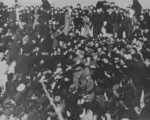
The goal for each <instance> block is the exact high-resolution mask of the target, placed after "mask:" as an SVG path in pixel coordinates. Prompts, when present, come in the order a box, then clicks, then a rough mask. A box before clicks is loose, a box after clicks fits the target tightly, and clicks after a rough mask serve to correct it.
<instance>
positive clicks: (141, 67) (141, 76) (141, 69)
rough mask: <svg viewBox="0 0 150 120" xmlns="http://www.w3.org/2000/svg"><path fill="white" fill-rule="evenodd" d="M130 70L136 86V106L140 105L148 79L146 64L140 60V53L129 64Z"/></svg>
mask: <svg viewBox="0 0 150 120" xmlns="http://www.w3.org/2000/svg"><path fill="white" fill-rule="evenodd" d="M128 72H129V75H130V76H131V78H132V80H133V84H134V86H135V88H136V100H135V106H139V105H140V99H141V95H142V90H143V89H144V87H143V85H144V81H145V79H146V65H145V64H144V62H143V61H141V60H140V56H139V55H138V54H135V55H134V58H133V61H132V62H131V63H130V65H129V71H128Z"/></svg>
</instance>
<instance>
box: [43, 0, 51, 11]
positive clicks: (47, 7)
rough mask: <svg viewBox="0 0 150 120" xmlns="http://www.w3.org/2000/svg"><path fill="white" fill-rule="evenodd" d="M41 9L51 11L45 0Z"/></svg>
mask: <svg viewBox="0 0 150 120" xmlns="http://www.w3.org/2000/svg"><path fill="white" fill-rule="evenodd" d="M42 3H43V4H42V7H43V8H44V9H46V10H50V9H51V5H50V3H49V2H48V1H47V0H42Z"/></svg>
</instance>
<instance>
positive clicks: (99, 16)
mask: <svg viewBox="0 0 150 120" xmlns="http://www.w3.org/2000/svg"><path fill="white" fill-rule="evenodd" d="M104 18H105V16H104V13H103V9H102V8H99V9H97V13H96V15H95V18H93V19H94V21H93V37H94V38H96V37H97V36H98V35H99V34H100V33H101V28H102V25H103V22H104Z"/></svg>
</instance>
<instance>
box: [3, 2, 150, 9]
mask: <svg viewBox="0 0 150 120" xmlns="http://www.w3.org/2000/svg"><path fill="white" fill-rule="evenodd" d="M0 1H2V2H4V3H6V4H7V5H8V6H11V5H12V4H13V2H14V0H0ZM18 1H20V3H21V4H23V5H24V6H28V5H29V6H30V5H40V4H41V0H18ZM109 1H113V2H115V3H116V4H117V5H119V6H120V7H123V8H125V7H126V6H128V5H129V4H131V3H132V0H109ZM49 2H50V3H51V4H52V5H55V6H56V7H63V6H66V5H76V4H77V3H81V5H82V6H86V5H91V4H93V5H95V4H96V2H97V0H49ZM139 2H140V3H141V5H142V7H143V8H150V0H139Z"/></svg>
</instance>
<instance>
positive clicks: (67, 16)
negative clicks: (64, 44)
mask: <svg viewBox="0 0 150 120" xmlns="http://www.w3.org/2000/svg"><path fill="white" fill-rule="evenodd" d="M71 23H72V18H71V16H70V14H69V11H67V12H66V14H65V25H64V29H63V33H64V34H65V35H68V32H69V31H70V25H71Z"/></svg>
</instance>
